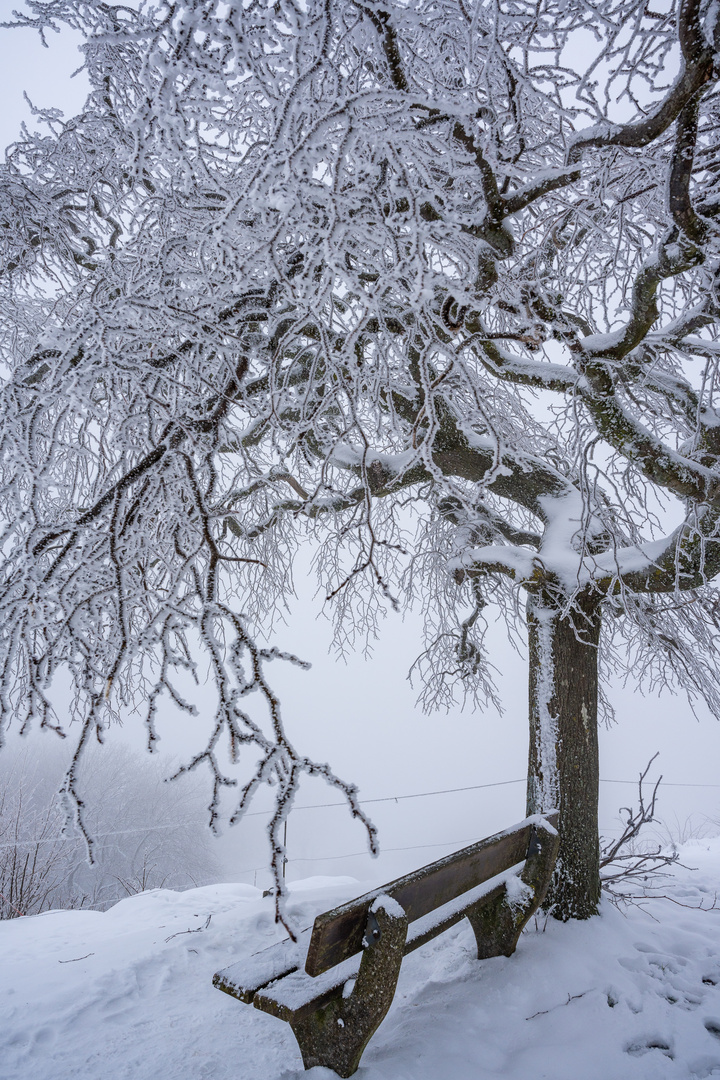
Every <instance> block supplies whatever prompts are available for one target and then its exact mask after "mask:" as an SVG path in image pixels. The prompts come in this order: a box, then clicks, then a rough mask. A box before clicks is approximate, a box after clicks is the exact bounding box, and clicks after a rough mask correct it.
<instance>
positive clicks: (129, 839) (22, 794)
mask: <svg viewBox="0 0 720 1080" xmlns="http://www.w3.org/2000/svg"><path fill="white" fill-rule="evenodd" d="M51 750H55V751H56V752H55V753H51V752H50V751H51ZM58 750H59V747H52V746H50V747H48V746H47V744H46V745H45V746H44V747H42V748H41V750H40V752H39V753H37V752H36V753H35V754H34V755H32V756H31V755H30V753H29V749H28V747H27V746H23V747H22V749H18V748H17V747H15V748H14V749H13V750H9V751H8V752H7V753H5V754H3V755H2V757H0V918H4V919H8V918H10V919H11V918H14V917H16V916H18V915H36V914H38V913H39V912H41V911H47V910H49V909H50V908H81V907H90V908H100V909H105V908H107V907H109V906H110V905H111V904H113V903H115V902H116V901H117V900H121V899H122V898H123V897H125V896H130V895H131V894H133V893H137V892H143V891H144V890H145V889H157V888H167V889H187V888H189V887H191V886H193V885H203V884H205V883H206V882H207V881H208V880H210V879H212V878H214V877H215V876H216V874H217V866H216V863H215V860H214V858H213V856H212V854H211V851H210V836H209V834H208V831H207V827H206V824H205V816H206V815H205V806H204V804H205V801H206V800H205V798H204V793H203V792H202V791H201V789H200V785H199V784H198V783H197V782H195V783H193V782H192V781H190V780H189V779H188V778H186V779H185V780H184V782H183V783H182V784H180V785H179V786H178V785H174V784H173V785H170V784H167V783H165V782H164V776H163V769H162V767H161V765H160V763H159V762H157V761H148V760H147V759H144V758H142V757H141V756H140V755H139V754H137V753H133V752H132V751H130V750H128V749H127V748H125V747H122V746H119V747H115V748H114V753H113V755H112V757H110V756H109V755H107V754H104V753H102V751H100V749H99V748H93V749H91V750H90V751H89V752H88V753H87V754H86V755H85V756H84V759H83V765H84V768H83V776H82V779H81V792H82V796H83V799H84V801H85V802H86V803H87V819H86V824H87V829H88V832H89V834H90V836H91V837H92V840H93V855H94V859H93V864H92V865H90V864H89V863H88V860H87V851H86V846H85V840H84V837H83V836H82V835H80V834H76V835H74V836H73V835H72V834H71V833H68V832H66V831H64V826H65V814H64V813H63V811H62V807H61V805H60V803H59V801H58V798H57V791H58V788H59V786H60V784H61V781H62V776H63V773H64V771H65V768H66V762H64V761H63V756H62V755H61V754H60V753H58V752H57V751H58ZM66 756H67V755H65V757H66Z"/></svg>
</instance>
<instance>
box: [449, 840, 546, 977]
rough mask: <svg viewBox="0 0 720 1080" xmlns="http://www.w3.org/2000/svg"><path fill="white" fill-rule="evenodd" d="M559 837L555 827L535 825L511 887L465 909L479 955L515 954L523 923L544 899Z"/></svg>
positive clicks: (481, 957) (482, 957) (501, 889)
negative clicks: (523, 864) (521, 865)
mask: <svg viewBox="0 0 720 1080" xmlns="http://www.w3.org/2000/svg"><path fill="white" fill-rule="evenodd" d="M559 843H560V838H559V836H558V835H557V833H556V832H555V830H554V829H552V830H551V829H548V828H546V827H544V826H543V825H538V826H536V827H535V828H534V830H533V833H532V834H531V838H530V846H529V848H528V854H527V859H526V860H525V867H524V869H523V871H522V873H521V874H520V877H519V878H516V879H515V883H516V884H514V885H513V883H511V885H510V889H509V890H508V889H507V888H506V887H505V886H501V887H500V888H498V889H496V890H494V891H493V892H492V893H490V895H489V896H487V897H485V898H484V899H483V900H481V901H480V903H478V904H477V905H476V906H475V907H474V908H470V910H469V911H468V912H467V913H466V914H467V918H468V920H469V922H470V925H471V926H472V928H473V930H474V932H475V939H476V941H477V947H478V958H479V959H480V960H485V959H487V958H488V957H490V956H512V954H513V953H514V952H515V947H516V945H517V943H518V938H519V937H520V934H521V932H522V929H523V927H524V926H525V924H526V923H527V922H528V920H529V919H530V918H531V917H532V916H533V915H534V914H535V912H536V911H537V909H538V908H539V907H540V904H542V902H543V900H544V899H545V894H546V892H547V890H548V888H549V886H550V879H551V878H552V872H553V868H554V866H555V860H556V858H557V852H558V846H559Z"/></svg>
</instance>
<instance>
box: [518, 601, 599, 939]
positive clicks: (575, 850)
mask: <svg viewBox="0 0 720 1080" xmlns="http://www.w3.org/2000/svg"><path fill="white" fill-rule="evenodd" d="M574 608H575V610H574V612H573V613H572V614H571V616H570V618H567V617H565V618H563V617H561V614H560V612H559V611H558V607H557V598H555V603H553V602H552V601H551V598H550V597H549V596H548V595H547V594H534V595H532V596H530V598H529V600H528V605H527V622H528V642H529V654H530V761H529V769H528V800H527V806H528V813H529V814H536V813H538V812H541V811H547V810H551V809H554V808H557V809H558V810H559V811H560V822H559V832H560V853H559V855H558V861H557V865H556V869H555V875H554V878H553V883H552V885H551V887H550V890H549V892H548V896H547V900H546V902H545V906H546V907H547V906H550V905H552V912H553V915H554V916H555V917H556V918H558V919H563V920H565V919H587V918H589V917H590V916H591V915H595V914H597V907H598V901H599V899H600V869H599V862H600V855H599V838H598V778H599V772H598V737H597V697H598V679H597V657H598V649H597V646H598V639H599V636H600V621H601V617H600V610H599V607H598V605H597V602H596V601H595V600H594V598H593V597H592V596H591V595H586V596H580V597H579V598H578V599H577V600H576V603H575V605H574Z"/></svg>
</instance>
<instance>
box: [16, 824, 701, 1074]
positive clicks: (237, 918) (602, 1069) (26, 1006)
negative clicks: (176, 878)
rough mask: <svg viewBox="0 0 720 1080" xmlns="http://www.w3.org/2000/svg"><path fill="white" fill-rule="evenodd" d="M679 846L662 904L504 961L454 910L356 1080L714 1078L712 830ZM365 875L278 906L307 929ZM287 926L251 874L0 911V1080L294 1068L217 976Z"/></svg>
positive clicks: (312, 887) (571, 932)
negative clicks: (66, 905)
mask: <svg viewBox="0 0 720 1080" xmlns="http://www.w3.org/2000/svg"><path fill="white" fill-rule="evenodd" d="M681 857H682V859H683V861H684V862H686V863H687V864H688V866H691V867H694V868H695V869H683V868H676V869H675V871H674V873H673V875H672V877H670V878H668V879H667V882H666V885H665V887H664V888H663V892H664V896H663V897H657V898H655V899H650V900H645V901H643V902H642V906H639V907H638V906H630V907H627V908H623V909H622V910H619V909H617V908H615V907H613V906H612V905H611V904H609V903H607V902H606V903H605V904H604V907H603V913H602V916H601V917H600V918H597V919H592V920H590V921H588V922H586V923H568V924H565V925H561V924H558V923H555V922H553V921H552V920H550V921H548V922H547V923H545V921H544V920H539V921H538V922H537V923H536V924H531V926H530V927H529V929H528V931H527V932H526V933H524V934H523V936H522V937H521V939H520V944H519V946H518V950H517V952H516V953H515V955H514V956H513V957H510V958H509V959H506V958H504V957H501V958H497V959H493V960H483V961H479V960H477V959H476V958H475V957H474V955H473V944H474V940H473V936H472V933H471V931H470V928H469V926H468V925H467V923H465V922H463V923H461V924H460V925H458V926H457V927H455V928H453V929H452V930H450V931H448V932H447V933H446V934H444V935H442V937H440V938H437V939H435V940H434V941H433V942H430V943H429V944H428V945H426V946H424V947H423V948H422V949H420V950H418V951H417V952H415V953H413V954H412V955H411V956H409V957H408V958H407V959H406V960H405V962H404V964H403V970H402V973H401V976H400V982H399V984H398V992H397V995H396V998H395V1001H394V1003H393V1006H392V1008H391V1010H390V1013H389V1014H388V1016H387V1018H386V1019H385V1021H384V1023H383V1024H382V1025H381V1027H380V1029H379V1030H378V1032H377V1034H376V1035H375V1037H374V1038H373V1040H372V1041H371V1043H370V1045H369V1047H368V1049H367V1050H366V1052H365V1055H364V1057H363V1062H362V1065H361V1067H360V1070H359V1071H358V1074H357V1075H358V1080H490V1078H496V1077H497V1078H503V1080H542V1078H544V1077H547V1078H552V1080H665V1078H677V1080H680V1078H682V1080H687V1078H693V1080H694V1078H696V1077H697V1078H700V1080H702V1078H705V1077H713V1076H717V1077H718V1078H720V908H718V907H713V904H714V902H715V897H716V894H717V893H718V892H720V839H715V840H703V841H699V842H698V841H695V842H693V843H691V844H689V845H687V846H686V847H685V848H684V849H683V851H682V853H681ZM372 884H373V883H358V882H355V881H353V880H352V879H348V878H343V879H337V878H336V879H332V878H322V879H314V880H312V881H306V882H304V883H303V882H296V883H294V886H293V888H292V890H291V894H290V895H291V898H290V903H289V911H290V915H291V917H292V919H293V921H294V924H295V925H296V926H297V927H298V928H301V927H304V926H307V925H309V924H311V923H312V920H313V918H314V917H315V915H316V914H317V913H318V912H320V911H324V910H327V909H328V908H330V907H333V906H335V905H336V904H338V903H340V902H342V901H344V900H348V899H351V898H352V897H354V896H357V895H359V894H361V893H362V892H364V891H366V889H367V888H369V887H371V886H372ZM700 905H702V909H701V908H700ZM281 937H282V933H281V931H280V930H279V929H278V927H277V926H276V925H275V924H274V921H273V908H272V898H270V897H265V898H264V897H263V896H262V894H261V893H260V891H259V890H258V889H253V888H251V887H250V886H247V885H212V886H206V887H204V888H200V889H191V890H188V891H187V892H181V893H176V892H171V891H169V890H164V889H155V890H153V891H151V892H148V893H143V894H141V895H139V896H134V897H131V898H129V899H127V900H123V901H121V902H120V903H118V904H116V905H115V906H114V907H113V908H111V909H110V910H109V911H106V912H97V911H54V912H47V913H45V914H43V915H38V916H32V917H28V918H22V919H15V920H12V921H9V922H3V923H0V955H1V956H2V958H3V963H2V972H3V978H2V980H1V985H0V1015H2V1017H3V1023H2V1025H0V1076H2V1080H71V1078H73V1080H98V1078H99V1077H102V1078H103V1080H157V1078H158V1077H164V1078H166V1080H225V1078H227V1080H230V1078H232V1080H300V1077H302V1076H303V1075H304V1072H303V1069H302V1063H301V1060H300V1054H299V1051H298V1049H297V1046H296V1044H295V1041H294V1039H293V1036H292V1033H291V1031H290V1029H289V1027H288V1025H287V1024H284V1023H282V1021H280V1020H277V1019H275V1018H274V1017H272V1016H268V1015H266V1014H264V1013H261V1012H259V1011H257V1010H256V1009H253V1008H250V1007H248V1006H245V1005H242V1004H240V1003H239V1002H236V1001H234V1000H233V999H231V998H229V997H227V996H226V995H224V994H221V993H219V992H218V991H217V990H215V989H214V987H213V986H212V982H211V979H212V975H213V973H214V972H215V971H217V970H218V969H219V968H222V967H226V966H228V965H229V964H231V963H234V962H236V961H239V960H241V959H242V958H243V957H246V956H249V955H251V954H252V953H253V952H256V951H258V950H259V949H262V948H265V947H266V946H268V945H270V944H272V943H273V942H274V941H276V940H278V939H279V938H281ZM308 1076H309V1078H310V1080H334V1076H335V1074H334V1073H332V1072H330V1071H329V1070H327V1069H314V1070H311V1072H310V1073H309V1074H308Z"/></svg>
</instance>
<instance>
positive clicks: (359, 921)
mask: <svg viewBox="0 0 720 1080" xmlns="http://www.w3.org/2000/svg"><path fill="white" fill-rule="evenodd" d="M535 820H536V819H535V818H528V819H526V820H525V821H523V822H520V823H519V824H518V825H515V826H514V827H513V828H511V829H506V830H505V831H504V832H502V833H497V834H496V835H495V836H490V837H488V838H487V839H485V840H480V841H478V843H476V844H472V845H471V846H470V847H466V848H463V849H462V850H461V851H456V852H454V853H453V854H452V855H448V856H446V857H445V858H444V859H440V860H438V861H437V862H434V863H430V864H429V865H428V866H424V867H422V868H421V869H420V870H416V871H414V872H413V873H411V874H406V875H405V876H404V877H401V878H398V879H397V880H396V881H393V882H390V883H389V884H388V885H383V886H382V887H380V888H378V889H374V890H373V891H372V892H369V893H366V894H365V895H364V896H360V897H358V898H357V899H356V900H351V901H350V902H349V903H347V904H342V905H341V906H340V907H337V908H334V909H333V910H332V911H326V912H324V913H323V914H322V915H318V917H317V918H316V920H315V923H314V926H313V932H312V937H311V939H310V945H309V947H308V954H307V960H306V962H305V970H306V972H307V973H308V974H309V975H313V976H315V975H320V974H322V972H324V971H327V970H328V969H329V968H331V967H334V965H335V964H339V963H341V962H342V961H343V960H346V959H347V958H348V957H350V956H353V955H354V954H355V953H357V952H360V950H361V949H362V947H363V935H364V933H365V928H366V925H367V918H368V911H369V908H370V905H371V904H372V902H373V900H375V899H376V897H378V896H381V895H385V896H390V897H392V898H393V899H394V900H397V902H398V903H399V904H400V905H401V907H402V908H403V909H404V910H405V912H406V913H407V917H408V921H409V922H414V921H415V920H416V919H420V918H422V917H423V916H424V915H427V914H429V913H430V912H431V911H434V910H435V909H436V908H438V907H441V906H442V905H443V904H447V903H448V902H449V901H451V900H454V899H455V898H456V897H458V896H461V895H462V893H464V892H466V891H467V890H469V889H473V888H475V886H477V885H480V884H482V882H484V881H487V880H488V879H489V878H492V877H494V876H495V875H496V874H500V873H502V872H503V871H504V870H507V869H509V868H510V867H511V866H514V865H515V864H516V863H519V862H522V861H523V860H524V859H525V856H526V853H527V849H528V842H529V840H530V832H531V828H532V824H533V822H534V821H535ZM546 820H547V821H549V822H550V823H551V824H553V825H554V824H555V822H556V821H557V817H556V815H552V816H549V817H548V818H547V819H546Z"/></svg>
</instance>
